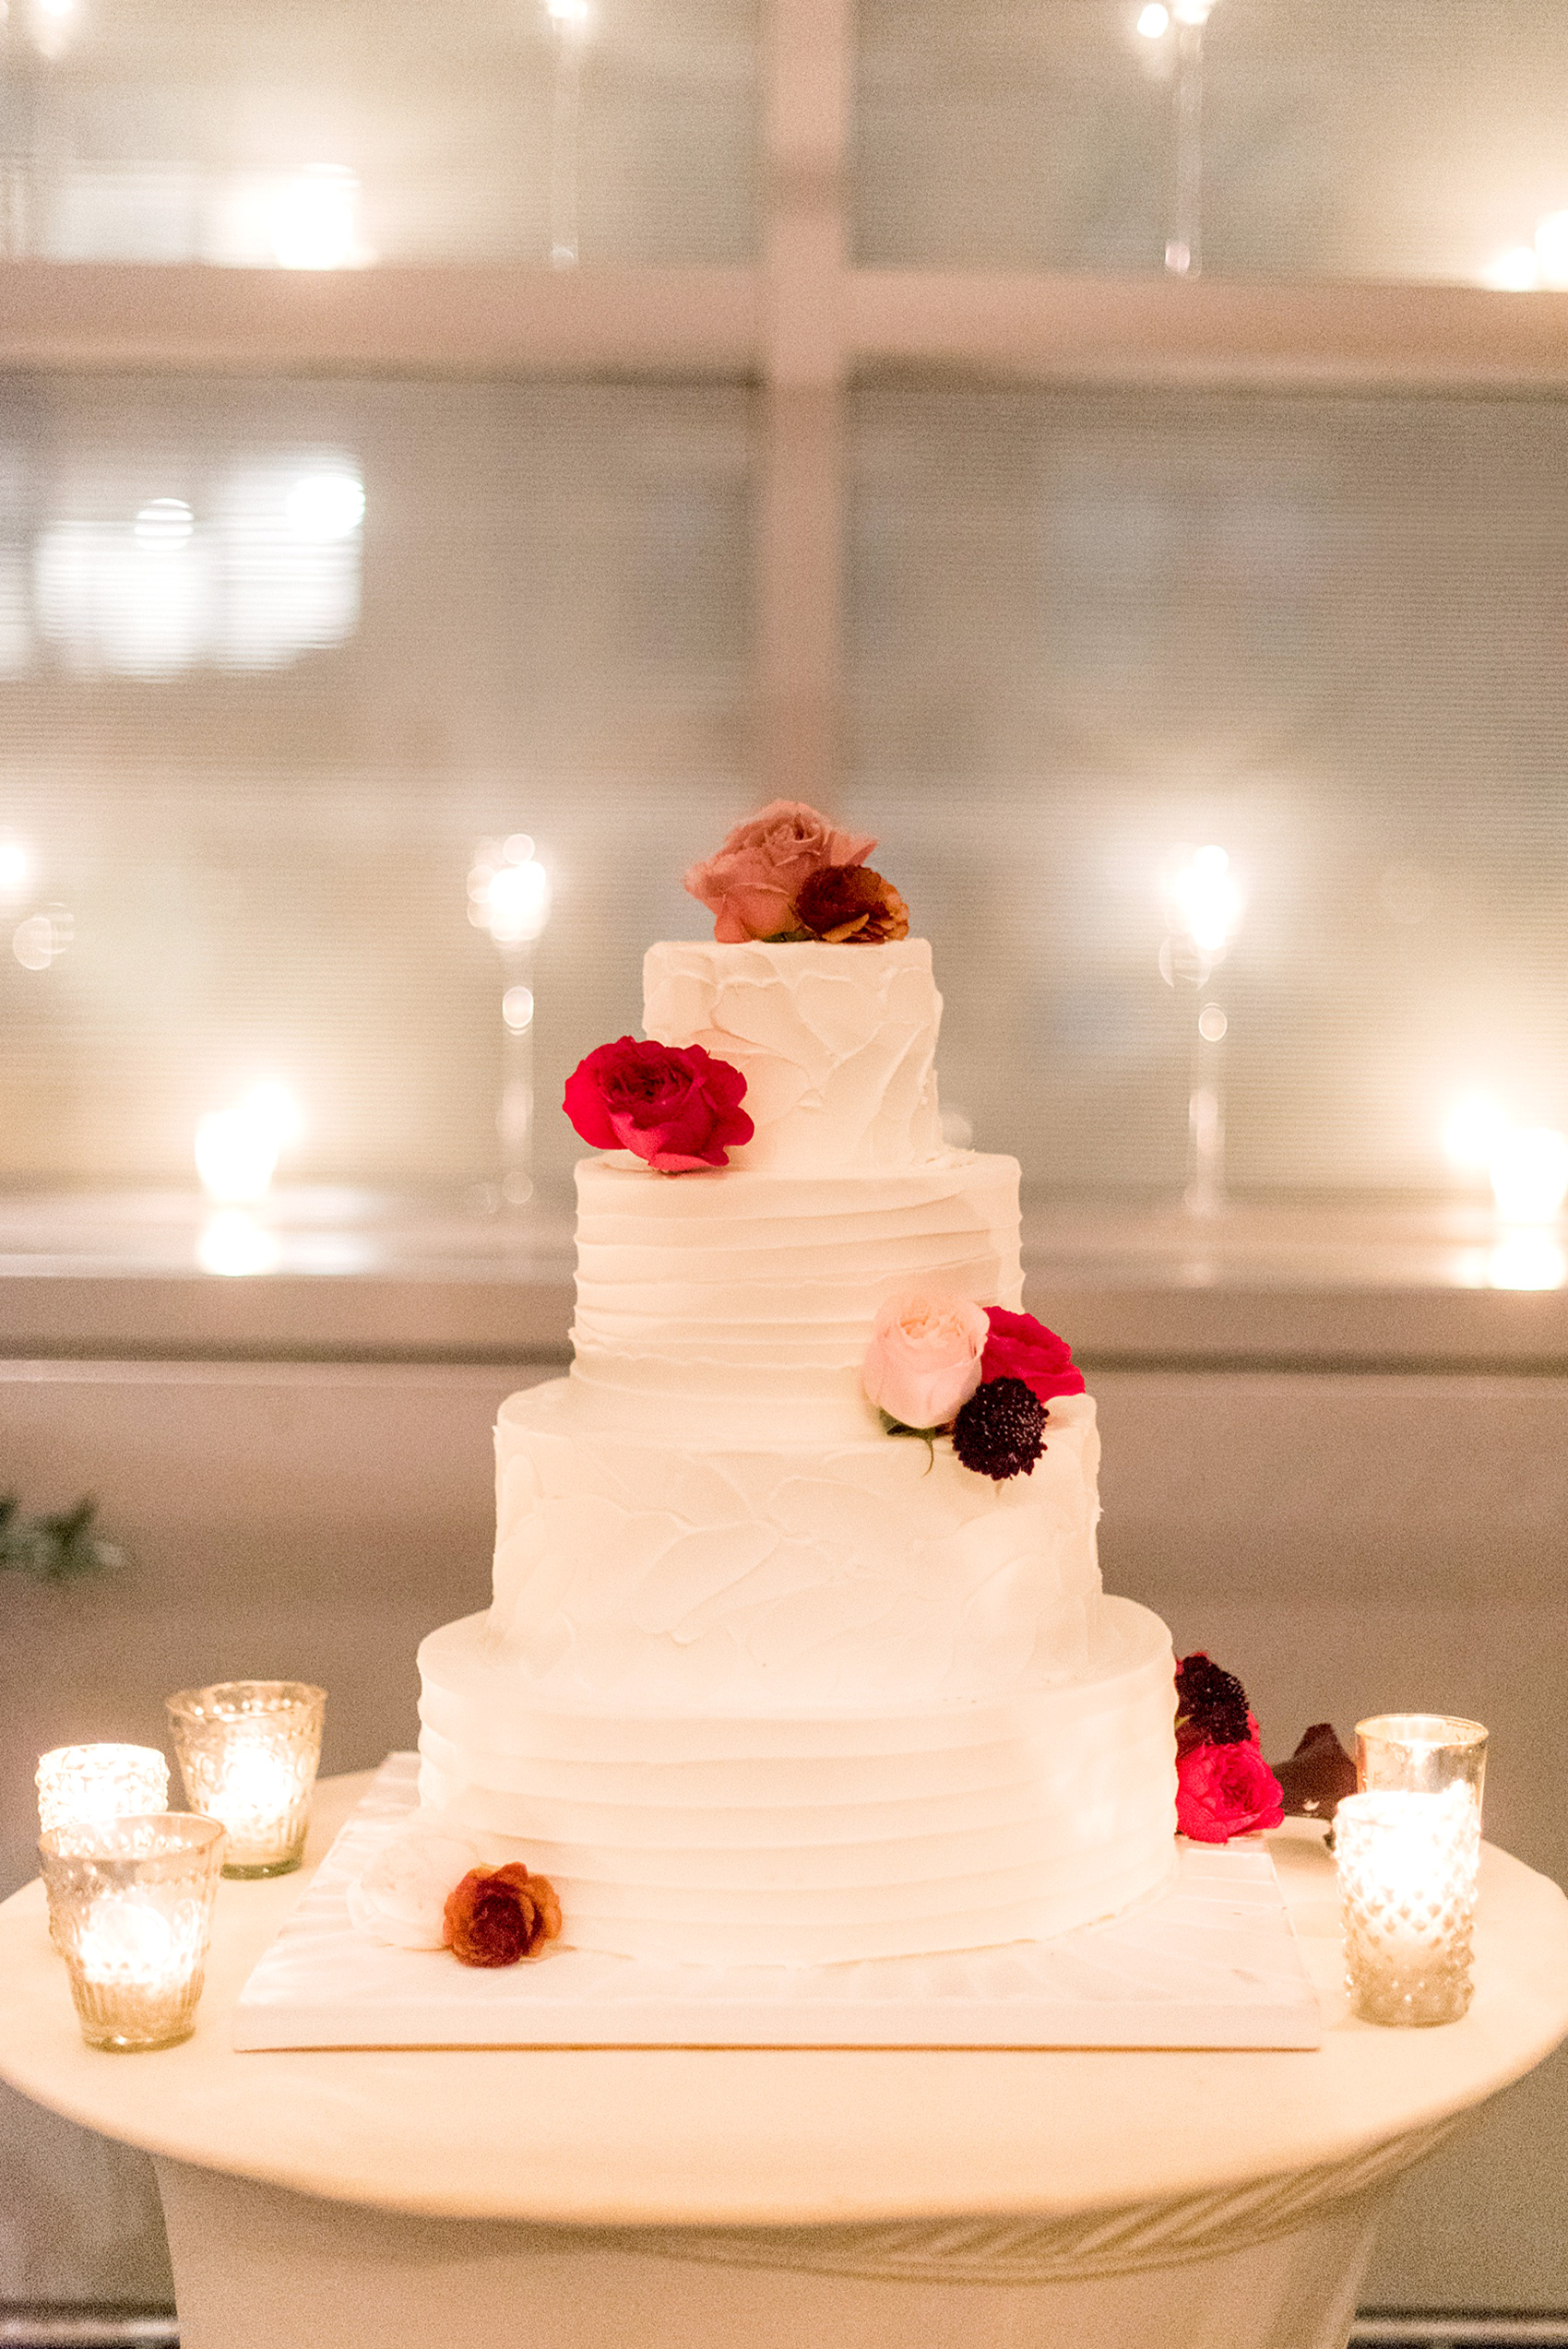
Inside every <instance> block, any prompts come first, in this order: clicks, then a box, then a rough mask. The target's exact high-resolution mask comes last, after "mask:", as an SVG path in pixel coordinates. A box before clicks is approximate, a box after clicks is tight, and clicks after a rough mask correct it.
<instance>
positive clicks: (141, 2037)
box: [38, 1810, 223, 2053]
mask: <svg viewBox="0 0 1568 2349" xmlns="http://www.w3.org/2000/svg"><path fill="white" fill-rule="evenodd" d="M38 1848H39V1851H40V1853H41V1854H42V1859H43V1881H44V1886H45V1888H46V1890H47V1892H48V1894H49V1929H50V1932H51V1934H52V1935H53V1940H54V1945H55V1947H56V1949H58V1950H59V1951H60V1952H62V1954H63V1955H64V1957H65V1963H66V1965H67V1966H68V1968H69V1969H70V1976H71V1996H72V1997H73V1998H74V1999H75V2000H76V2005H77V2017H78V2018H79V2020H80V2023H81V2026H82V2036H83V2038H84V2039H85V2040H86V2041H87V2043H88V2045H89V2046H92V2047H109V2048H114V2049H117V2050H120V2051H122V2052H125V2053H129V2052H131V2051H132V2050H135V2049H138V2048H147V2047H172V2046H175V2045H176V2044H177V2042H178V2041H180V2040H181V2039H188V2038H189V2037H190V2035H191V2033H192V2032H193V2031H194V2030H195V2029H196V2007H197V2004H198V2002H199V2000H200V1998H201V1987H202V1978H203V1975H204V1973H205V1970H206V1964H207V1948H208V1941H209V1940H210V1939H211V1934H212V1904H213V1900H214V1898H215V1896H216V1893H217V1891H218V1870H219V1861H220V1857H221V1854H222V1848H223V1829H222V1826H221V1824H220V1821H218V1820H216V1819H196V1818H193V1817H191V1815H190V1814H189V1813H188V1812H185V1811H168V1810H166V1811H159V1812H155V1813H154V1814H152V1816H150V1817H148V1818H140V1819H113V1820H105V1821H101V1822H100V1824H98V1825H97V1826H95V1827H90V1828H89V1827H83V1826H80V1825H76V1826H69V1827H51V1828H50V1829H49V1830H48V1831H47V1833H44V1834H43V1835H42V1836H40V1838H39V1845H38Z"/></svg>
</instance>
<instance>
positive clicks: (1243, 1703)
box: [1176, 1647, 1258, 1753]
mask: <svg viewBox="0 0 1568 2349" xmlns="http://www.w3.org/2000/svg"><path fill="white" fill-rule="evenodd" d="M1257 1741H1258V1726H1257V1723H1256V1722H1255V1721H1254V1720H1253V1716H1252V1714H1250V1713H1249V1712H1248V1710H1247V1691H1246V1690H1245V1689H1244V1688H1243V1687H1242V1686H1241V1681H1240V1680H1238V1679H1237V1678H1236V1675H1235V1674H1234V1672H1227V1671H1225V1670H1223V1669H1222V1668H1221V1667H1220V1666H1219V1665H1218V1664H1216V1663H1214V1662H1213V1661H1212V1659H1211V1658H1210V1657H1208V1656H1207V1655H1205V1654H1204V1652H1203V1650H1202V1648H1201V1647H1200V1648H1194V1651H1193V1653H1192V1655H1184V1656H1183V1657H1182V1661H1181V1663H1180V1664H1178V1666H1177V1667H1176V1750H1177V1751H1178V1753H1186V1752H1187V1751H1188V1750H1190V1749H1191V1748H1192V1747H1194V1746H1238V1745H1246V1744H1248V1743H1249V1742H1250V1743H1251V1744H1253V1745H1254V1746H1255V1745H1256V1743H1257Z"/></svg>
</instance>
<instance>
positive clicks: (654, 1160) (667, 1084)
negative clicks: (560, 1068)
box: [562, 1036, 755, 1174]
mask: <svg viewBox="0 0 1568 2349" xmlns="http://www.w3.org/2000/svg"><path fill="white" fill-rule="evenodd" d="M745 1092H746V1080H745V1078H744V1077H743V1076H742V1074H741V1072H740V1070H739V1069H737V1068H731V1065H730V1062H728V1061H716V1060H715V1059H714V1058H713V1056H712V1054H711V1053H709V1052H705V1051H704V1050H703V1048H702V1046H701V1045H700V1044H687V1045H684V1046H683V1047H681V1048H680V1049H676V1048H674V1047H673V1046H671V1045H668V1044H641V1043H639V1042H638V1041H637V1039H636V1037H635V1036H622V1037H618V1038H616V1040H615V1042H614V1043H613V1044H601V1045H600V1047H599V1049H598V1050H597V1051H594V1052H590V1053H589V1054H588V1058H587V1060H585V1061H579V1062H578V1063H577V1065H576V1068H575V1069H574V1070H573V1071H572V1074H571V1075H570V1076H569V1077H568V1078H567V1079H566V1094H565V1099H564V1103H563V1105H562V1106H563V1107H564V1109H565V1112H566V1115H567V1116H568V1117H569V1118H570V1119H571V1121H572V1123H573V1124H574V1125H575V1126H576V1129H577V1132H578V1133H580V1134H581V1135H582V1137H583V1140H584V1141H585V1142H590V1143H592V1145H593V1146H594V1148H595V1149H596V1150H617V1149H619V1150H633V1151H635V1152H636V1155H637V1157H639V1158H642V1159H645V1160H646V1161H647V1164H648V1165H649V1166H650V1167H652V1168H653V1169H655V1171H656V1172H657V1173H659V1174H691V1173H694V1172H695V1171H696V1170H697V1169H700V1168H703V1167H723V1166H727V1165H728V1164H729V1161H730V1147H731V1145H732V1144H739V1143H742V1142H749V1141H750V1140H751V1138H752V1135H753V1133H754V1131H755V1129H754V1126H753V1124H752V1121H751V1119H750V1118H749V1117H748V1116H747V1115H746V1112H745V1111H744V1109H742V1107H741V1103H742V1100H743V1099H744V1098H745Z"/></svg>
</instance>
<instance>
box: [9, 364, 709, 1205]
mask: <svg viewBox="0 0 1568 2349" xmlns="http://www.w3.org/2000/svg"><path fill="white" fill-rule="evenodd" d="M752 437H753V436H752V416H751V403H750V396H749V395H748V394H747V393H746V392H745V391H743V390H741V389H734V390H725V389H691V388H678V387H666V388H662V389H660V388H658V387H640V388H637V389H635V390H634V389H632V388H630V387H611V386H552V387H539V386H534V387H520V386H474V385H467V386H453V385H439V386H438V385H412V384H410V385H395V384H381V385H365V384H359V385H335V384H298V383H288V382H273V383H263V384H249V385H243V384H233V383H211V382H208V383H201V382H178V383H152V382H128V381H124V380H112V379H110V380H101V379H93V378H81V379H77V380H74V381H67V380H63V379H56V380H49V381H32V382H27V383H16V382H13V383H11V384H9V385H7V386H6V387H5V395H4V399H3V402H0V1173H3V1176H4V1178H5V1179H6V1180H9V1181H11V1182H12V1183H13V1184H16V1183H21V1184H36V1183H40V1182H43V1183H49V1182H59V1181H65V1182H76V1183H88V1184H94V1183H96V1184H104V1183H113V1184H134V1183H143V1182H145V1183H151V1184H178V1185H184V1186H186V1187H191V1186H193V1185H194V1182H195V1179H196V1167H195V1163H194V1159H193V1146H194V1137H195V1133H196V1126H197V1122H198V1121H199V1120H200V1119H201V1118H202V1117H203V1116H205V1115H207V1114H208V1113H209V1112H212V1111H218V1110H223V1109H227V1108H230V1107H232V1106H233V1105H234V1104H235V1102H236V1101H237V1100H239V1099H242V1098H244V1097H246V1096H247V1095H248V1091H249V1089H250V1088H251V1087H252V1086H255V1085H256V1084H259V1083H264V1082H273V1083H279V1084H282V1085H283V1086H285V1087H286V1088H287V1089H288V1090H289V1092H290V1093H291V1095H292V1097H294V1099H295V1100H296V1102H297V1103H298V1105H299V1108H300V1109H301V1111H302V1113H303V1133H302V1135H301V1136H300V1138H299V1141H298V1144H297V1146H295V1147H293V1148H292V1149H291V1150H290V1151H289V1152H287V1153H286V1154H285V1157H284V1159H283V1161H282V1163H281V1165H280V1167H279V1175H280V1177H281V1178H284V1179H288V1180H313V1181H320V1182H341V1181H355V1182H372V1183H375V1182H380V1183H389V1184H393V1185H399V1184H401V1185H410V1184H411V1185H416V1186H417V1185H433V1186H436V1187H437V1188H443V1189H445V1190H451V1189H453V1187H454V1186H456V1188H457V1191H459V1192H461V1191H462V1190H463V1188H464V1187H465V1186H467V1185H469V1184H473V1183H482V1182H484V1181H487V1180H492V1179H493V1175H494V1171H495V1168H496V1164H497V1151H498V1140H497V1118H498V1114H499V1111H500V1104H501V1097H502V1092H503V1088H504V1086H505V1083H506V1082H507V1081H509V1080H508V1075H507V1072H508V1069H509V1068H510V1069H512V1070H513V1072H514V1074H515V1072H516V1060H515V1057H514V1058H513V1059H512V1060H509V1059H508V1052H509V1050H510V1049H511V1048H510V1047H509V1045H508V1034H509V1031H508V1029H507V1028H506V1026H505V1023H504V1020H503V1016H502V1009H501V1006H502V998H503V995H504V993H505V990H506V989H507V988H508V987H510V986H517V985H521V984H525V983H529V984H530V985H531V992H532V995H533V997H534V999H535V1002H536V1006H537V1008H536V1011H535V1014H534V1016H533V1018H532V1020H531V1022H530V1023H529V1027H530V1033H531V1038H532V1042H533V1046H534V1051H535V1076H536V1082H537V1086H538V1090H539V1097H540V1101H541V1102H543V1101H548V1102H549V1103H550V1104H552V1105H553V1104H554V1103H555V1102H557V1101H558V1100H559V1097H560V1086H561V1082H562V1080H563V1079H564V1074H565V1072H566V1070H567V1069H568V1068H569V1067H570V1066H571V1065H572V1064H573V1062H575V1061H576V1058H577V1057H578V1056H579V1055H580V1053H581V1052H582V1050H585V1049H586V1044H585V1038H586V1040H587V1042H594V1041H598V1040H599V1039H600V1038H601V1037H604V1036H610V1035H616V1034H620V1033H621V1032H622V1031H623V1030H624V1028H625V1027H626V1026H628V1025H629V1024H631V1023H632V1021H633V1020H634V1019H635V1016H636V1005H637V1002H638V1001H639V996H638V973H639V967H640V961H641V955H642V951H643V947H644V945H645V943H647V935H648V932H649V929H650V925H651V924H653V923H654V922H656V921H657V923H658V924H659V926H661V927H662V928H664V929H666V930H668V929H670V928H671V926H672V925H677V924H678V923H679V921H680V919H681V918H682V917H681V904H682V900H681V896H680V884H679V872H680V869H681V868H680V865H679V863H678V861H677V859H676V854H675V851H674V850H673V849H672V848H671V846H670V840H671V825H672V824H673V825H675V827H676V828H677V830H678V828H679V826H680V825H681V824H684V825H686V826H687V828H688V829H689V830H690V831H691V832H692V833H693V834H695V836H699V837H706V836H709V835H711V834H712V832H713V831H714V829H715V827H716V826H722V825H723V824H724V823H725V822H727V821H728V820H729V817H730V812H731V809H732V807H733V805H734V804H735V802H736V801H737V800H738V799H741V798H743V796H744V791H745V786H744V785H743V784H742V782H740V781H739V780H738V779H737V775H738V768H739V765H740V762H741V757H742V708H743V704H744V699H745V692H746V679H747V673H748V671H747V664H748V660H749V656H750V632H751V622H750V608H751V564H752V545H751V521H750V516H751V506H752V489H751V482H752V472H753V458H752ZM524 834H528V835H531V836H533V838H534V839H535V841H536V843H537V851H538V859H539V860H540V861H541V862H543V863H544V864H545V865H546V867H547V868H548V870H549V872H550V874H551V878H552V883H553V886H554V905H553V911H552V917H551V919H550V923H549V927H548V929H547V931H546V932H545V934H544V935H543V936H542V937H541V938H540V940H539V942H538V943H537V945H536V946H535V948H534V949H533V966H532V969H531V971H530V972H529V973H526V974H525V973H523V972H522V971H520V970H519V969H517V968H515V967H512V966H511V965H510V964H509V963H508V962H507V960H506V958H505V956H504V955H503V954H502V952H501V950H500V948H499V947H498V945H497V944H496V943H495V942H494V940H493V938H492V936H491V935H490V934H489V932H488V931H485V930H483V929H481V928H476V927H475V926H474V924H473V923H472V922H471V921H470V920H469V904H470V898H469V874H470V872H472V871H473V870H475V869H476V851H477V849H478V845H479V843H480V842H481V841H482V840H490V841H493V842H497V843H500V842H505V841H506V840H508V839H514V840H515V839H516V838H517V836H521V835H524ZM661 892H662V895H661ZM519 1000H520V999H517V998H514V1001H513V1005H512V1010H513V1014H514V1019H515V1018H516V1015H517V1009H518V1002H519ZM539 1142H540V1154H541V1155H540V1177H541V1180H543V1181H544V1182H545V1183H546V1185H548V1184H549V1183H550V1182H552V1181H553V1182H556V1183H559V1182H561V1181H562V1180H564V1173H565V1169H566V1167H567V1166H568V1164H569V1162H570V1159H571V1157H573V1156H574V1155H575V1151H576V1143H575V1138H574V1137H573V1136H572V1134H571V1133H569V1131H568V1130H567V1129H566V1127H565V1123H564V1120H562V1119H560V1118H559V1117H555V1116H549V1117H544V1116H541V1117H540V1120H539Z"/></svg>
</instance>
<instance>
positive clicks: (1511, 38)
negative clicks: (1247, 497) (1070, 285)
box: [856, 0, 1568, 285]
mask: <svg viewBox="0 0 1568 2349" xmlns="http://www.w3.org/2000/svg"><path fill="white" fill-rule="evenodd" d="M1176 14H1177V11H1176V9H1175V6H1174V0H1171V5H1170V6H1163V5H1158V0H1156V5H1154V6H1145V0H1050V5H1048V6H1041V5H1039V0H971V5H968V6H965V7H963V8H961V9H955V8H952V7H950V6H946V5H945V0H865V5H864V6H862V8H861V20H860V21H861V54H860V65H859V84H858V90H857V152H858V182H857V189H856V207H857V243H858V250H859V257H860V258H861V261H862V262H864V263H866V264H868V265H872V266H879V267H927V268H940V267H949V268H957V267H964V268H972V267H980V268H1012V269H1019V268H1040V269H1061V270H1081V271H1091V272H1099V273H1104V274H1111V275H1125V274H1137V273H1143V272H1148V271H1159V270H1162V269H1164V267H1166V255H1167V247H1168V245H1170V244H1172V243H1175V242H1177V241H1179V240H1180V239H1182V237H1184V236H1185V235H1186V234H1187V233H1188V231H1187V230H1186V229H1185V227H1184V226H1183V224H1182V221H1181V220H1179V219H1177V217H1176V214H1177V211H1178V208H1179V196H1178V179H1179V174H1180V172H1182V168H1183V166H1182V160H1181V157H1180V153H1179V142H1180V139H1181V136H1182V130H1181V124H1182V116H1183V110H1184V109H1185V110H1186V118H1187V121H1188V123H1189V126H1190V129H1191V132H1192V135H1193V138H1194V145H1195V152H1196V161H1197V166H1198V193H1199V201H1198V204H1197V227H1198V230H1199V232H1200V235H1201V266H1202V267H1203V268H1204V269H1205V270H1206V271H1207V272H1208V273H1210V274H1215V275H1228V276H1237V277H1256V278H1265V279H1300V278H1336V277H1368V278H1408V279H1421V278H1425V279H1455V280H1460V281H1470V282H1477V283H1487V282H1494V283H1507V284H1528V283H1533V282H1541V283H1546V284H1559V285H1561V284H1563V283H1568V146H1565V145H1564V142H1563V138H1562V120H1563V115H1564V111H1565V109H1568V12H1564V10H1563V9H1562V8H1561V7H1558V6H1553V5H1551V0H1377V5H1376V6H1367V5H1366V0H1292V5H1289V6H1280V5H1279V0H1214V5H1213V6H1212V9H1211V11H1210V13H1209V16H1208V21H1207V24H1206V27H1205V28H1204V29H1203V31H1202V34H1201V36H1194V34H1193V33H1192V32H1190V31H1189V33H1187V34H1185V35H1183V33H1182V28H1181V26H1180V25H1179V24H1178V23H1177V22H1176V21H1175V18H1176ZM1140 28H1141V29H1140ZM1194 38H1197V39H1199V41H1200V45H1201V55H1200V56H1199V57H1198V58H1197V60H1196V79H1195V81H1194V79H1193V78H1192V77H1189V80H1188V84H1187V87H1186V89H1185V94H1184V93H1183V81H1182V73H1183V68H1182V58H1181V54H1180V52H1181V50H1182V43H1183V42H1184V41H1185V42H1186V43H1187V46H1188V48H1189V50H1190V49H1191V47H1192V44H1193V42H1194ZM1191 63H1192V60H1191V59H1189V65H1191ZM1538 227H1540V229H1541V235H1540V240H1539V245H1538V238H1537V231H1538Z"/></svg>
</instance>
